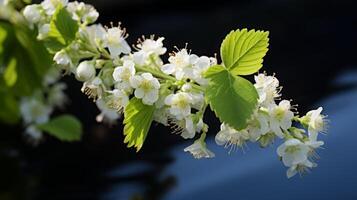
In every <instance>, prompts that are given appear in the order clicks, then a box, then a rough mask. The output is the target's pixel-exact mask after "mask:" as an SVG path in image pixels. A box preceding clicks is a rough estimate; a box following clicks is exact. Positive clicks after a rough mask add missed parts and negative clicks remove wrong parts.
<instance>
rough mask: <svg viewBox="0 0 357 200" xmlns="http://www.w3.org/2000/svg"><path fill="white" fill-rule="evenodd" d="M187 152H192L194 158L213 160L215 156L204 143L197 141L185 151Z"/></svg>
mask: <svg viewBox="0 0 357 200" xmlns="http://www.w3.org/2000/svg"><path fill="white" fill-rule="evenodd" d="M184 151H185V152H190V153H191V154H192V155H193V157H194V158H196V159H200V158H213V157H214V156H215V155H214V153H213V152H212V151H210V150H209V149H207V147H206V143H205V142H204V141H201V140H200V139H199V140H196V141H195V142H194V143H193V144H192V145H190V146H188V147H186V148H185V149H184Z"/></svg>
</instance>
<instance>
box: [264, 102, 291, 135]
mask: <svg viewBox="0 0 357 200" xmlns="http://www.w3.org/2000/svg"><path fill="white" fill-rule="evenodd" d="M290 108H291V105H290V101H287V100H282V101H281V102H280V103H279V105H272V107H271V108H270V109H269V115H270V121H269V122H270V128H271V130H272V131H273V132H274V133H275V134H276V136H278V137H280V138H283V137H284V133H283V131H286V130H288V129H289V128H290V127H291V124H292V119H293V118H294V113H293V112H292V111H291V110H290Z"/></svg>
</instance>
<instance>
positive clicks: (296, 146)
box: [277, 139, 310, 167]
mask: <svg viewBox="0 0 357 200" xmlns="http://www.w3.org/2000/svg"><path fill="white" fill-rule="evenodd" d="M309 151H310V149H309V147H308V146H307V145H306V144H305V143H303V142H301V141H300V140H298V139H288V140H286V141H285V142H284V143H283V144H281V145H280V146H279V147H278V149H277V154H278V155H279V156H280V157H281V158H282V161H283V163H284V165H285V166H287V167H292V166H294V165H298V164H302V163H305V162H306V160H307V159H308V153H309Z"/></svg>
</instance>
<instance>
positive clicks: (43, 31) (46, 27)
mask: <svg viewBox="0 0 357 200" xmlns="http://www.w3.org/2000/svg"><path fill="white" fill-rule="evenodd" d="M49 31H50V24H43V25H41V26H40V27H39V28H38V35H37V39H38V40H43V39H45V38H46V37H47V36H48V32H49Z"/></svg>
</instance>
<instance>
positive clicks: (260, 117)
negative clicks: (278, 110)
mask: <svg viewBox="0 0 357 200" xmlns="http://www.w3.org/2000/svg"><path fill="white" fill-rule="evenodd" d="M247 131H248V132H249V135H250V140H251V141H253V142H255V141H257V140H258V139H259V138H260V136H262V135H265V134H266V133H268V132H269V131H270V128H269V116H267V115H266V114H265V113H259V112H257V113H255V114H254V115H253V119H252V120H250V121H249V123H248V127H247Z"/></svg>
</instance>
